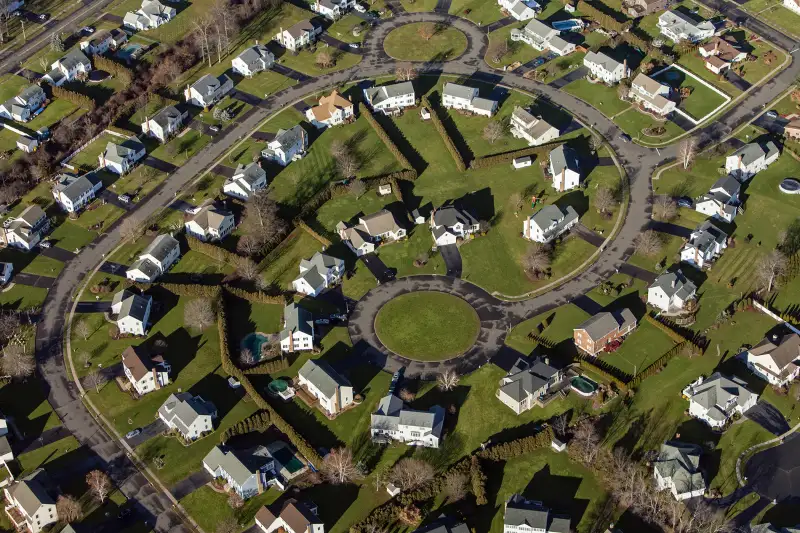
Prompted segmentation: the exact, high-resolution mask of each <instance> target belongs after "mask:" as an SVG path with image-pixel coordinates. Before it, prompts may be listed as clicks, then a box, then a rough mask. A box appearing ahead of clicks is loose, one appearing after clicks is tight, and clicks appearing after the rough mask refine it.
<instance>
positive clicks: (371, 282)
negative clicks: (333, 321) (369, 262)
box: [342, 261, 378, 300]
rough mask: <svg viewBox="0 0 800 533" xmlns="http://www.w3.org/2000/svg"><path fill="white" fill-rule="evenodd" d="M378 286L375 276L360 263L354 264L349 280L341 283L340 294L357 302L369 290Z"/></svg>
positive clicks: (346, 279)
mask: <svg viewBox="0 0 800 533" xmlns="http://www.w3.org/2000/svg"><path fill="white" fill-rule="evenodd" d="M377 286H378V282H377V281H376V280H375V276H373V275H372V272H370V271H369V269H368V268H367V267H366V266H364V263H361V262H360V261H359V262H357V263H356V264H355V271H354V272H353V275H352V276H351V277H350V278H345V280H344V281H343V282H342V292H343V293H344V295H345V296H347V297H348V298H353V299H354V300H359V299H360V298H361V297H362V296H364V295H365V294H367V292H368V291H369V290H371V289H374V288H375V287H377Z"/></svg>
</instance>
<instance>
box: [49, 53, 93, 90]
mask: <svg viewBox="0 0 800 533" xmlns="http://www.w3.org/2000/svg"><path fill="white" fill-rule="evenodd" d="M50 69H51V70H50V72H48V73H47V74H45V75H44V76H43V77H42V79H43V80H45V81H46V82H48V83H49V84H50V85H54V86H56V87H60V86H61V85H63V84H64V83H65V82H68V81H73V80H76V79H79V78H83V77H84V76H87V75H88V74H89V73H90V72H91V71H92V62H91V61H90V60H89V58H88V57H86V56H85V55H84V54H83V52H81V51H80V50H77V49H76V50H72V51H71V52H69V53H68V54H67V55H65V56H64V57H62V58H61V59H59V60H57V61H55V62H54V63H53V64H52V65H50Z"/></svg>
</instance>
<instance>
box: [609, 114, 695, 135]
mask: <svg viewBox="0 0 800 533" xmlns="http://www.w3.org/2000/svg"><path fill="white" fill-rule="evenodd" d="M614 123H615V124H616V125H617V126H619V127H620V128H622V130H623V131H624V132H625V133H627V134H628V135H630V136H631V137H632V138H634V139H636V140H641V141H643V142H648V143H666V142H669V141H670V140H671V139H674V138H675V137H677V136H678V135H681V134H682V133H683V130H682V129H681V128H680V127H679V126H678V125H677V124H675V123H674V122H671V121H669V120H665V121H663V122H662V121H658V120H655V119H654V118H653V117H651V116H650V115H646V114H644V113H640V112H639V111H637V110H636V109H635V108H633V107H632V108H631V109H628V110H627V111H623V112H622V113H621V114H620V115H617V117H616V118H615V119H614ZM656 126H663V127H664V128H666V130H667V131H666V133H664V135H661V136H651V135H647V134H645V130H646V129H648V128H653V127H656Z"/></svg>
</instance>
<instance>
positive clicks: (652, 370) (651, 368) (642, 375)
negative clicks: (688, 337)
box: [628, 341, 693, 387]
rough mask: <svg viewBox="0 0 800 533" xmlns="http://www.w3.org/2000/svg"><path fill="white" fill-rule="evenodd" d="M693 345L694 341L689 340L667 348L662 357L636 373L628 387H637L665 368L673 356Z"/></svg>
mask: <svg viewBox="0 0 800 533" xmlns="http://www.w3.org/2000/svg"><path fill="white" fill-rule="evenodd" d="M692 346H693V345H692V343H691V342H689V341H684V342H679V343H678V344H676V345H675V346H673V347H672V348H670V349H669V350H667V351H666V352H665V353H664V354H663V355H662V356H661V357H659V358H658V359H656V360H655V361H653V362H652V363H650V364H649V365H648V366H647V367H646V368H645V369H644V370H642V371H641V372H639V373H638V374H636V375H635V376H634V377H633V379H632V380H630V381H629V382H628V387H636V386H638V385H639V384H640V383H641V382H642V381H644V380H645V379H647V378H649V377H650V376H654V375H656V374H658V373H659V372H661V371H662V370H664V367H665V366H667V363H669V362H670V361H671V360H672V358H673V357H675V356H676V355H678V354H679V353H681V352H682V351H683V350H685V349H686V348H687V347H692Z"/></svg>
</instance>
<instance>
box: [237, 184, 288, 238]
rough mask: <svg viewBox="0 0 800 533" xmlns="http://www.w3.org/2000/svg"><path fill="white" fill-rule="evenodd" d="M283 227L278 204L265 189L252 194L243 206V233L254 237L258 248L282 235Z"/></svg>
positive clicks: (284, 224) (283, 223) (284, 227)
mask: <svg viewBox="0 0 800 533" xmlns="http://www.w3.org/2000/svg"><path fill="white" fill-rule="evenodd" d="M285 229H286V222H285V221H284V220H283V219H282V218H281V217H280V215H279V214H278V204H277V203H276V202H275V200H273V199H272V198H270V197H269V195H268V193H267V191H266V190H261V191H258V192H257V193H255V194H253V195H252V196H251V197H250V200H249V201H248V202H247V206H246V207H245V211H244V221H243V222H242V231H243V233H244V234H245V235H250V236H251V237H252V238H253V239H255V240H256V242H258V244H259V250H260V249H262V248H263V247H264V245H266V244H267V243H268V242H271V241H273V240H275V239H277V238H279V237H280V236H281V235H283V232H284V231H285Z"/></svg>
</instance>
